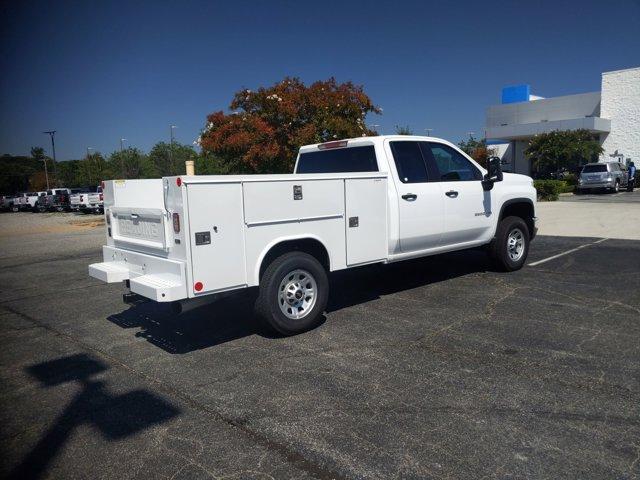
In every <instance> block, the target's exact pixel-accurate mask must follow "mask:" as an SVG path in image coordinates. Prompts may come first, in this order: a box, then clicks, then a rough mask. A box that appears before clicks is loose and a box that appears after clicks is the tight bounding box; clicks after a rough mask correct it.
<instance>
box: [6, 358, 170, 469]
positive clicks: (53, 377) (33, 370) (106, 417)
mask: <svg viewBox="0 0 640 480" xmlns="http://www.w3.org/2000/svg"><path fill="white" fill-rule="evenodd" d="M108 368H109V367H108V366H107V365H105V364H103V363H102V362H100V361H99V360H96V359H94V358H91V357H90V356H88V355H85V354H78V355H72V356H68V357H63V358H59V359H57V360H52V361H48V362H44V363H40V364H37V365H32V366H30V367H28V368H27V372H28V373H29V374H30V375H31V376H32V377H34V378H35V379H36V380H38V381H39V382H40V383H41V385H42V387H43V388H49V387H54V386H57V385H61V384H64V383H68V382H78V383H79V384H80V385H81V386H82V390H80V391H79V392H78V393H77V394H76V395H75V397H74V398H73V399H72V400H71V402H70V403H69V404H68V405H67V406H66V408H65V409H64V411H63V412H62V413H61V414H60V415H59V416H58V418H57V419H56V421H55V422H54V423H53V425H51V426H50V427H49V429H48V430H47V431H46V432H45V434H44V435H43V436H42V437H41V438H40V440H39V441H38V443H37V444H36V445H35V446H34V447H33V448H32V449H31V451H30V452H29V453H28V454H27V456H26V457H25V458H24V459H23V460H22V462H21V463H20V464H19V465H18V466H17V467H16V468H15V469H14V470H13V472H11V474H10V475H9V478H15V479H28V478H38V477H40V476H41V475H42V474H44V473H45V472H46V470H47V467H48V465H49V463H50V462H51V461H52V460H53V459H54V458H55V456H56V455H57V454H58V452H59V451H60V449H61V448H63V446H64V444H65V442H66V441H67V439H68V438H69V437H70V436H71V435H72V434H73V431H74V429H75V428H77V427H79V426H80V425H88V424H90V425H93V426H95V427H97V429H98V430H99V431H100V432H101V433H102V435H103V437H104V438H106V439H107V440H109V441H116V440H120V439H122V438H125V437H128V436H130V435H133V434H135V433H138V432H140V431H142V430H145V429H147V428H149V427H151V426H153V425H156V424H159V423H163V422H166V421H168V420H170V419H171V418H173V417H175V416H177V415H178V414H179V413H180V410H179V409H178V408H176V407H174V406H172V405H171V404H169V403H168V402H166V401H165V400H164V399H162V398H160V397H158V396H156V395H154V394H153V393H150V392H148V391H146V390H133V391H131V392H127V393H125V394H122V395H113V394H111V393H109V392H108V391H107V389H106V384H105V383H104V382H101V381H97V380H93V379H92V378H91V377H93V376H95V375H98V374H100V373H102V372H104V371H106V370H107V369H108Z"/></svg>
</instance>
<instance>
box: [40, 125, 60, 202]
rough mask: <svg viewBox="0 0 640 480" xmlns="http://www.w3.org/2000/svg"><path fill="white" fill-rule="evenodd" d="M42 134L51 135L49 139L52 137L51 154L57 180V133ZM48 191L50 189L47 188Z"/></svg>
mask: <svg viewBox="0 0 640 480" xmlns="http://www.w3.org/2000/svg"><path fill="white" fill-rule="evenodd" d="M42 133H46V134H48V135H49V137H51V153H52V154H53V178H54V179H55V178H56V177H57V168H56V141H55V136H56V131H55V130H48V131H46V132H42ZM47 190H49V188H48V187H47Z"/></svg>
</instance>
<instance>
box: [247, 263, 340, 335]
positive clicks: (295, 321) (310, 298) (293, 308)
mask: <svg viewBox="0 0 640 480" xmlns="http://www.w3.org/2000/svg"><path fill="white" fill-rule="evenodd" d="M259 290H260V292H259V294H258V299H257V300H256V312H257V313H258V315H259V316H260V317H261V318H262V319H263V320H264V321H265V323H266V324H267V326H269V327H270V328H272V329H273V330H275V331H276V332H278V333H280V334H282V335H295V334H297V333H301V332H304V331H307V330H310V329H312V328H314V327H316V326H318V324H319V323H320V322H321V320H322V313H323V312H324V309H325V307H326V306H327V299H328V297H329V280H328V279H327V272H326V271H325V269H324V268H323V266H322V265H321V264H320V262H318V260H316V258H315V257H313V256H311V255H309V254H307V253H303V252H290V253H286V254H284V255H281V256H280V257H278V258H276V259H275V260H274V261H273V262H271V264H270V265H269V266H268V267H267V269H266V270H265V272H264V275H263V276H262V279H261V280H260V289H259Z"/></svg>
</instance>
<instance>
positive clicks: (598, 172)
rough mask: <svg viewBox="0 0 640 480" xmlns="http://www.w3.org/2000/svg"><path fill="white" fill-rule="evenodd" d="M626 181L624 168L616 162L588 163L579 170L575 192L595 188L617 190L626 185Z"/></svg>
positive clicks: (626, 175) (626, 176)
mask: <svg viewBox="0 0 640 480" xmlns="http://www.w3.org/2000/svg"><path fill="white" fill-rule="evenodd" d="M627 181H628V174H627V172H626V169H625V170H623V169H622V166H621V165H620V164H619V163H617V162H600V163H588V164H586V165H585V166H584V167H582V171H581V172H580V178H579V179H578V186H577V192H578V193H583V192H587V191H591V190H596V189H597V190H607V191H610V192H619V191H620V188H621V187H626V186H627Z"/></svg>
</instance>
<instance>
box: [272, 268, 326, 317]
mask: <svg viewBox="0 0 640 480" xmlns="http://www.w3.org/2000/svg"><path fill="white" fill-rule="evenodd" d="M317 289H318V286H317V284H316V280H315V278H313V275H311V274H310V273H309V272H307V271H306V270H301V269H297V270H293V271H291V272H289V273H288V274H286V275H285V276H284V278H283V279H282V281H281V282H280V288H279V289H278V305H279V306H280V310H281V311H282V313H284V314H285V315H286V316H287V317H288V318H291V319H300V318H304V317H305V316H307V315H308V314H309V312H310V311H311V310H312V309H313V307H314V305H315V304H316V296H317Z"/></svg>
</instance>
